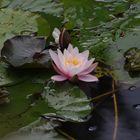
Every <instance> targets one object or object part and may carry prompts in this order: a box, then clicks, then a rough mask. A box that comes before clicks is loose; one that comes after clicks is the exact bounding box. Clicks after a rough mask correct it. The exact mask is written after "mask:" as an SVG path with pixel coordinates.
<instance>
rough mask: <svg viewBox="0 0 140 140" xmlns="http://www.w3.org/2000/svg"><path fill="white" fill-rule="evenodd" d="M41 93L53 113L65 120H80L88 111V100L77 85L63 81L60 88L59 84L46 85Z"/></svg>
mask: <svg viewBox="0 0 140 140" xmlns="http://www.w3.org/2000/svg"><path fill="white" fill-rule="evenodd" d="M43 95H44V96H45V99H46V101H47V102H48V105H49V106H50V107H51V108H53V109H54V112H53V113H56V115H57V116H60V117H62V118H64V119H66V120H71V121H77V122H81V121H84V120H83V118H84V117H85V116H86V115H88V114H89V113H90V110H91V108H90V106H89V101H88V99H87V97H86V95H85V94H84V93H83V91H81V90H80V89H79V88H78V87H77V86H73V85H71V84H68V83H65V84H63V85H61V89H60V85H59V84H54V85H53V86H49V85H48V86H47V87H45V90H44V92H43ZM46 115H47V114H46ZM48 115H49V114H48Z"/></svg>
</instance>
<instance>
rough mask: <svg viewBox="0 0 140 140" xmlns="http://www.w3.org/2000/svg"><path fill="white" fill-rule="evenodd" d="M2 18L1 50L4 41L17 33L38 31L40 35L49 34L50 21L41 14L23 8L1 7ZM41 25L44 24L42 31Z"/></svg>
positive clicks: (0, 28) (0, 31)
mask: <svg viewBox="0 0 140 140" xmlns="http://www.w3.org/2000/svg"><path fill="white" fill-rule="evenodd" d="M21 15H22V16H21ZM0 19H1V22H0V50H1V48H2V46H3V43H4V42H5V41H6V40H7V39H9V38H11V37H14V36H15V35H21V34H22V35H29V34H32V33H34V32H38V33H39V35H45V36H47V35H48V34H49V31H50V27H49V25H48V22H47V21H46V20H45V19H43V18H42V17H41V16H40V15H38V14H33V13H30V12H25V11H22V10H12V9H8V8H5V9H0ZM41 26H44V28H43V29H44V32H42V33H41V30H42V28H41ZM45 31H46V32H45Z"/></svg>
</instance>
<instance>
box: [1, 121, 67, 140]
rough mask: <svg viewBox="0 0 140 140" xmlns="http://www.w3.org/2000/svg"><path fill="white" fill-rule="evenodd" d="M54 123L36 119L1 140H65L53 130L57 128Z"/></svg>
mask: <svg viewBox="0 0 140 140" xmlns="http://www.w3.org/2000/svg"><path fill="white" fill-rule="evenodd" d="M56 123H57V122H55V124H54V123H53V122H47V121H46V120H43V119H38V120H37V121H35V122H33V123H31V124H29V125H27V126H25V127H23V128H21V129H19V130H18V131H17V132H14V133H11V134H10V135H8V136H7V137H5V138H4V139H2V140H16V139H18V140H38V139H41V140H66V139H65V138H64V137H63V136H61V135H59V134H58V133H57V132H56V131H55V130H54V127H56V126H59V124H56Z"/></svg>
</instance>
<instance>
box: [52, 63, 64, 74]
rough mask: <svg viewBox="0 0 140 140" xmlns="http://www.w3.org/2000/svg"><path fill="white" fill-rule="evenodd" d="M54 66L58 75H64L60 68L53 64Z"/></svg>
mask: <svg viewBox="0 0 140 140" xmlns="http://www.w3.org/2000/svg"><path fill="white" fill-rule="evenodd" d="M52 66H53V68H54V70H55V71H56V72H57V73H58V74H60V75H64V74H63V72H61V71H60V70H59V68H58V67H57V66H56V65H55V64H52Z"/></svg>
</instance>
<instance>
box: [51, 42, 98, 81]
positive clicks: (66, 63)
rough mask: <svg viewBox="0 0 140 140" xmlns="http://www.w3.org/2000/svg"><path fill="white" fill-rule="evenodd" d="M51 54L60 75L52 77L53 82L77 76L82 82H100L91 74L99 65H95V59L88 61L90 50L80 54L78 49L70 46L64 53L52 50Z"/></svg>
mask: <svg viewBox="0 0 140 140" xmlns="http://www.w3.org/2000/svg"><path fill="white" fill-rule="evenodd" d="M49 53H50V56H51V58H52V60H53V62H54V63H53V67H54V69H55V71H56V72H57V73H58V74H59V75H54V76H52V77H51V79H52V80H54V81H64V80H71V79H72V78H73V77H74V76H77V78H78V79H79V80H81V81H86V82H93V81H98V78H97V77H95V76H94V75H91V74H89V73H91V72H92V71H93V70H94V69H95V68H96V66H97V63H93V62H94V58H92V59H90V60H88V57H89V51H88V50H86V51H84V52H82V53H79V50H78V48H77V47H75V48H73V46H72V45H71V44H69V46H68V48H67V49H65V50H64V52H63V53H62V52H61V50H59V49H57V54H56V53H55V52H54V51H52V50H49Z"/></svg>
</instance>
